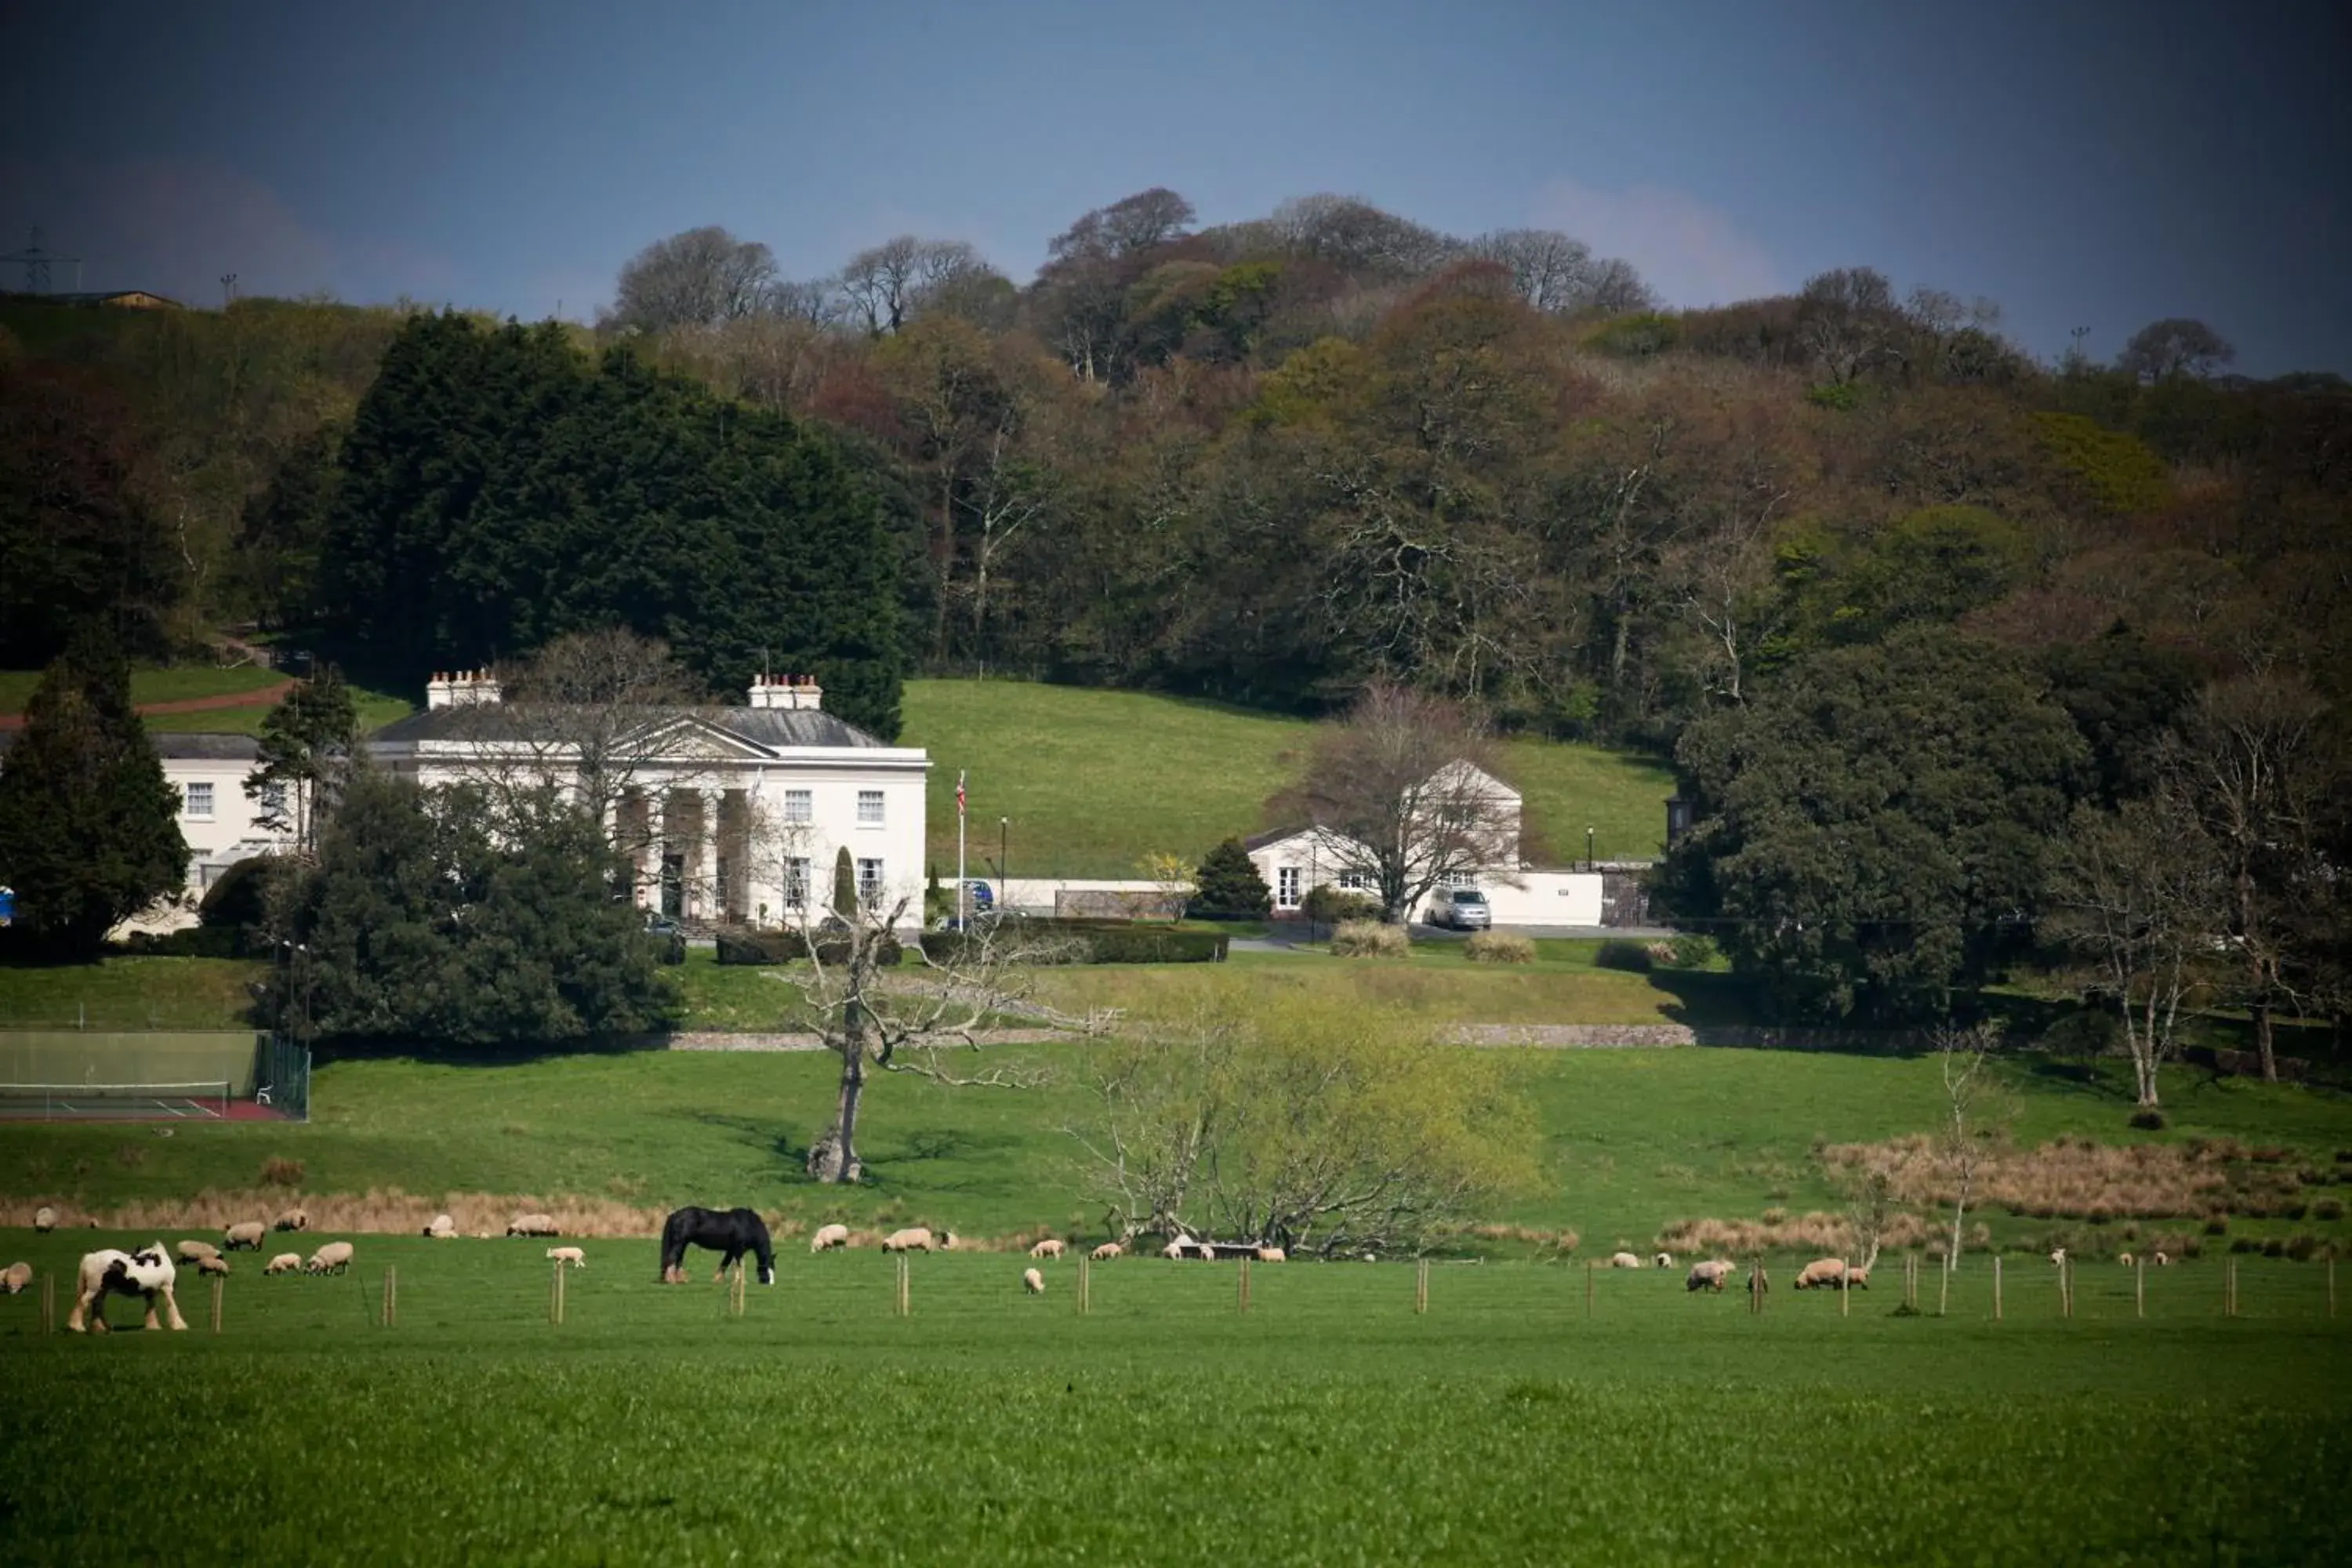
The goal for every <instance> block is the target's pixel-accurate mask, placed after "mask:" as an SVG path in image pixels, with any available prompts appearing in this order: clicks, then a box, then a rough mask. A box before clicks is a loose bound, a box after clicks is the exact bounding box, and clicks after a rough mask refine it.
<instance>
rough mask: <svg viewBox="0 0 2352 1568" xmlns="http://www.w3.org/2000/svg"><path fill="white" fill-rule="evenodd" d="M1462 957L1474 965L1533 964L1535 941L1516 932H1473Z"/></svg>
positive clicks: (1463, 949) (1465, 945)
mask: <svg viewBox="0 0 2352 1568" xmlns="http://www.w3.org/2000/svg"><path fill="white" fill-rule="evenodd" d="M1462 956H1463V957H1465V958H1466V959H1468V960H1469V961H1470V962H1471V963H1534V962H1535V961H1536V944H1535V939H1534V938H1532V937H1524V936H1521V935H1519V934H1518V933H1517V932H1516V931H1473V932H1472V933H1471V934H1470V939H1469V940H1468V941H1467V942H1464V943H1463V944H1462Z"/></svg>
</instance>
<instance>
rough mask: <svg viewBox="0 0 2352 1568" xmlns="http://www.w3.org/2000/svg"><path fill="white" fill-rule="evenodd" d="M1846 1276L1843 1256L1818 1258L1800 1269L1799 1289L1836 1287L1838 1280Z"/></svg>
mask: <svg viewBox="0 0 2352 1568" xmlns="http://www.w3.org/2000/svg"><path fill="white" fill-rule="evenodd" d="M1844 1278H1845V1260H1844V1259H1843V1258H1815V1259H1813V1260H1812V1261H1811V1263H1808V1264H1806V1265H1805V1267H1804V1268H1802V1269H1801V1270H1800V1271H1799V1273H1798V1275H1797V1289H1800V1290H1829V1289H1836V1288H1837V1284H1838V1281H1839V1280H1841V1279H1844Z"/></svg>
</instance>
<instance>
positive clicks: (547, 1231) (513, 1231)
mask: <svg viewBox="0 0 2352 1568" xmlns="http://www.w3.org/2000/svg"><path fill="white" fill-rule="evenodd" d="M507 1234H508V1235H509V1236H562V1234H563V1233H562V1231H561V1230H558V1229H557V1228H556V1226H555V1216H553V1215H543V1214H519V1215H515V1216H514V1218H512V1219H510V1220H509V1221H508V1222H507Z"/></svg>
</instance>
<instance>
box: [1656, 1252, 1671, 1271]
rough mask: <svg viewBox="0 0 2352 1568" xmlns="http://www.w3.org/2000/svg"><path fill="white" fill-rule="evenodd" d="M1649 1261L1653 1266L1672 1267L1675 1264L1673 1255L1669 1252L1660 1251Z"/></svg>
mask: <svg viewBox="0 0 2352 1568" xmlns="http://www.w3.org/2000/svg"><path fill="white" fill-rule="evenodd" d="M1650 1263H1651V1266H1652V1267H1653V1268H1673V1267H1674V1266H1675V1255H1674V1254H1673V1253H1671V1252H1661V1253H1659V1254H1658V1255H1657V1256H1656V1257H1654V1258H1651V1259H1650Z"/></svg>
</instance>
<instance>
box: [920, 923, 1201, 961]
mask: <svg viewBox="0 0 2352 1568" xmlns="http://www.w3.org/2000/svg"><path fill="white" fill-rule="evenodd" d="M979 940H980V933H978V932H974V933H973V934H972V935H971V936H970V937H967V936H966V935H965V934H964V933H963V932H961V931H930V932H928V933H926V934H925V935H924V937H923V952H924V953H925V954H926V955H928V956H929V958H930V960H931V961H932V962H933V963H955V962H957V961H959V960H960V959H961V958H962V957H963V956H964V954H965V952H967V951H968V948H967V944H975V945H976V944H977V942H979ZM996 942H997V944H998V945H999V946H1000V947H1004V946H1008V945H1010V946H1017V947H1021V948H1025V949H1029V950H1031V951H1032V952H1035V951H1036V950H1038V949H1041V948H1042V949H1055V948H1058V949H1060V950H1061V951H1059V952H1054V953H1051V954H1050V955H1047V956H1039V957H1033V958H1032V959H1031V960H1030V962H1032V963H1223V962H1224V961H1225V954H1226V953H1227V952H1229V951H1230V950H1231V948H1232V946H1233V938H1232V937H1230V936H1228V935H1227V934H1226V933H1224V932H1223V931H1175V930H1171V928H1169V927H1167V926H1160V925H1137V924H1135V923H1133V922H1132V921H1087V920H1024V921H1022V922H1021V926H1020V930H1019V933H1018V935H1017V937H1013V938H1012V939H1011V940H1010V941H1008V939H1007V937H1006V936H1004V935H1000V936H998V937H997V938H996Z"/></svg>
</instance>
